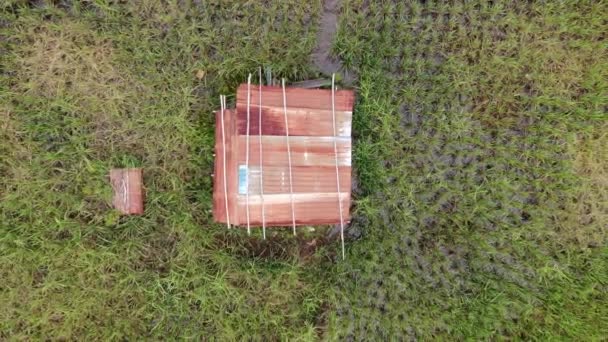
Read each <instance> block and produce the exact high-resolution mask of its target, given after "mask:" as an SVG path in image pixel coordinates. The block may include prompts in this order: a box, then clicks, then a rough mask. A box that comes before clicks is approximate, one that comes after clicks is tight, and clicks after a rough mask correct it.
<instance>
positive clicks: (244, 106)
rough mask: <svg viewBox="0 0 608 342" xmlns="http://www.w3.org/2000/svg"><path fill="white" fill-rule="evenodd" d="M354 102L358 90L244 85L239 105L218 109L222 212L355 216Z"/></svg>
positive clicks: (295, 219)
mask: <svg viewBox="0 0 608 342" xmlns="http://www.w3.org/2000/svg"><path fill="white" fill-rule="evenodd" d="M332 97H333V101H332ZM332 102H333V110H332ZM353 104H354V93H353V92H352V91H350V90H335V91H334V92H333V94H332V90H331V89H301V88H289V87H288V88H284V87H276V86H260V85H256V84H251V85H248V84H242V85H240V86H239V87H238V89H237V96H236V108H235V109H224V110H220V111H218V112H216V120H215V121H216V122H215V177H214V183H213V185H214V187H213V217H214V219H215V220H216V221H218V222H223V223H229V225H234V226H243V227H245V226H262V225H264V226H291V225H293V226H294V229H295V226H296V225H320V224H339V223H340V222H341V218H342V222H343V223H346V222H348V221H349V217H350V216H349V207H350V196H351V161H352V160H351V151H352V144H351V124H352V110H353ZM338 184H339V187H338Z"/></svg>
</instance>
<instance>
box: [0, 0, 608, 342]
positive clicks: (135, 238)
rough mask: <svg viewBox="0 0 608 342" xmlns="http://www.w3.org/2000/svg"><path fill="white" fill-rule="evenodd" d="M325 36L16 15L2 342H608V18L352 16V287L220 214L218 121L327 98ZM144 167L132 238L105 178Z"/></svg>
mask: <svg viewBox="0 0 608 342" xmlns="http://www.w3.org/2000/svg"><path fill="white" fill-rule="evenodd" d="M370 3H371V4H370ZM321 13H322V5H321V3H320V2H318V1H317V2H313V3H312V5H311V4H305V3H303V2H300V1H296V0H292V1H282V2H270V3H268V4H262V3H261V2H257V1H252V2H248V3H241V2H237V1H234V2H232V1H229V2H226V1H221V2H217V3H215V2H214V3H209V2H205V1H200V2H199V1H177V0H175V1H167V2H161V1H158V2H156V1H132V2H131V1H129V2H111V1H96V2H74V3H71V2H69V1H65V2H64V1H58V2H56V4H45V3H43V2H40V3H38V2H30V3H28V2H23V1H16V2H8V3H3V4H2V5H0V90H1V91H0V307H1V308H3V310H1V311H0V339H41V338H52V339H61V338H65V339H116V340H118V339H127V338H128V339H135V338H136V337H144V338H152V339H154V338H155V339H160V338H167V337H172V336H173V337H182V338H196V339H209V338H210V337H212V336H216V337H217V338H218V339H228V340H236V339H242V338H243V337H254V339H260V340H261V339H266V340H267V339H271V340H273V339H292V340H293V339H296V340H297V339H302V340H311V339H316V338H319V337H322V338H325V339H329V340H335V339H340V340H343V339H351V338H354V339H361V340H369V339H391V340H393V339H394V340H397V339H399V338H400V337H402V338H418V339H423V340H428V339H432V338H443V339H448V338H458V339H464V338H471V339H490V338H501V337H502V338H507V339H509V338H511V339H543V340H544V339H576V340H599V339H602V338H604V337H605V336H608V324H606V321H607V320H608V247H607V245H606V242H607V236H608V149H607V148H606V141H607V140H608V136H607V134H608V120H607V119H608V114H607V109H608V96H607V94H608V58H607V57H606V56H608V45H607V44H606V42H605V33H606V32H607V31H608V24H607V23H606V20H605V18H604V16H605V14H604V13H608V3H606V2H601V1H600V2H562V3H556V4H553V3H549V4H546V3H543V4H535V3H527V2H526V3H525V4H524V3H522V4H512V2H510V1H495V2H494V3H493V4H491V5H489V4H486V2H481V1H480V2H470V3H466V4H450V5H447V4H435V3H429V2H424V1H421V2H417V1H408V2H400V1H396V2H395V3H394V4H393V3H388V2H387V3H382V4H376V3H374V2H367V1H360V0H345V1H343V3H342V4H341V10H340V18H339V19H340V23H339V30H338V34H337V36H336V38H335V43H334V53H335V55H336V56H337V57H338V58H340V59H341V61H342V63H343V65H344V67H345V68H347V69H348V70H350V71H352V72H354V74H356V75H357V81H356V83H355V87H356V88H357V94H358V95H357V99H358V102H357V106H356V109H355V122H354V134H355V152H354V160H355V163H356V164H355V172H356V178H357V180H358V182H357V184H356V187H355V190H354V194H353V196H354V199H355V201H354V202H355V205H354V214H353V222H352V224H351V228H350V230H349V233H348V236H349V238H350V241H349V242H348V244H347V260H346V261H344V262H342V261H338V260H335V259H336V258H335V256H336V252H337V251H338V249H339V247H338V245H337V244H333V243H330V244H327V245H323V244H322V243H320V245H321V246H320V247H318V248H317V249H316V251H315V252H314V254H313V255H309V254H310V248H309V247H310V246H311V245H314V242H320V241H322V240H323V239H322V237H319V234H318V233H317V234H316V235H315V234H314V233H307V234H310V235H312V236H310V237H309V236H306V235H307V234H301V236H300V237H299V238H298V239H294V238H292V237H290V236H289V234H288V232H286V234H283V233H282V232H281V231H277V232H274V233H273V236H272V237H271V238H270V239H269V240H268V241H266V242H263V241H261V240H260V238H259V237H258V236H255V237H247V235H246V233H244V232H243V231H236V230H232V231H226V230H225V227H224V226H223V225H218V224H214V223H213V222H212V218H211V213H210V209H211V178H210V177H209V175H210V174H211V173H212V165H213V157H212V153H213V152H212V150H213V114H212V111H213V110H214V109H216V108H218V107H219V101H218V100H219V96H218V95H219V94H221V93H223V94H227V95H232V96H233V95H234V89H235V87H236V86H237V84H238V83H240V82H242V81H243V80H244V79H246V76H247V73H249V72H255V71H256V70H257V67H258V66H260V65H262V66H264V67H265V68H267V69H269V70H272V73H273V74H274V75H276V76H279V77H286V78H287V79H289V80H291V81H297V80H302V79H306V78H312V77H316V76H318V75H317V74H316V73H315V71H314V68H313V66H312V65H310V53H311V51H312V50H313V48H314V46H315V40H316V30H317V26H316V25H317V22H318V21H319V18H320V15H321ZM133 165H136V166H143V167H144V168H145V184H146V192H147V200H146V214H145V215H144V216H142V217H119V216H118V215H117V213H116V212H114V211H113V210H112V209H111V205H110V196H111V189H110V186H109V183H108V180H107V175H108V172H109V169H110V168H111V167H120V166H133ZM355 237H357V238H356V239H355ZM313 250H314V249H313Z"/></svg>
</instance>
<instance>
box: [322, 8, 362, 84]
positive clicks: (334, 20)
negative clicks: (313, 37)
mask: <svg viewBox="0 0 608 342" xmlns="http://www.w3.org/2000/svg"><path fill="white" fill-rule="evenodd" d="M339 9H340V0H325V1H324V2H323V14H322V16H321V20H320V21H319V32H318V34H317V47H316V48H315V50H314V51H313V54H312V60H313V63H314V65H315V66H316V67H317V68H318V69H319V71H321V73H323V74H325V75H331V74H332V73H336V74H342V79H343V83H346V84H350V83H352V82H353V81H354V77H353V76H352V75H349V74H348V73H346V72H344V70H342V63H341V62H340V60H339V59H335V58H332V56H331V46H332V44H333V42H334V38H335V36H336V32H337V30H338V11H339Z"/></svg>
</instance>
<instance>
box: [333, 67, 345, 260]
mask: <svg viewBox="0 0 608 342" xmlns="http://www.w3.org/2000/svg"><path fill="white" fill-rule="evenodd" d="M335 80H336V74H332V75H331V116H332V118H333V127H334V138H333V140H334V154H335V156H336V184H337V185H338V208H339V210H340V241H341V243H342V260H344V259H345V258H346V253H345V250H344V215H343V214H342V194H341V192H340V172H339V168H338V144H337V142H336V139H337V138H338V132H337V130H336V87H335V85H334V83H335Z"/></svg>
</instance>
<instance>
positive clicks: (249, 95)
mask: <svg viewBox="0 0 608 342" xmlns="http://www.w3.org/2000/svg"><path fill="white" fill-rule="evenodd" d="M250 106H251V74H249V77H247V135H246V136H247V138H246V140H247V147H246V148H245V151H246V152H245V170H246V171H245V182H246V184H247V189H246V193H245V197H246V201H247V234H248V235H251V223H250V220H249V117H250V111H249V108H250Z"/></svg>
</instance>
